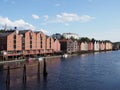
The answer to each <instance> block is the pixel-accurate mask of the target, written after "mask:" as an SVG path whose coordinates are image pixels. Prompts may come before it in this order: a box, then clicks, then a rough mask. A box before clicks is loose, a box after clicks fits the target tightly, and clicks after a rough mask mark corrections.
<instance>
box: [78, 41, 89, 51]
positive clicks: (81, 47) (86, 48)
mask: <svg viewBox="0 0 120 90" xmlns="http://www.w3.org/2000/svg"><path fill="white" fill-rule="evenodd" d="M80 50H81V51H88V43H87V42H81V45H80Z"/></svg>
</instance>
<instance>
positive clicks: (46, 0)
mask: <svg viewBox="0 0 120 90" xmlns="http://www.w3.org/2000/svg"><path fill="white" fill-rule="evenodd" d="M5 25H7V28H8V29H13V28H14V27H17V28H18V29H20V30H26V29H31V30H33V31H39V30H40V31H43V32H44V33H45V34H48V35H52V34H55V33H61V34H62V33H69V32H70V33H76V34H78V35H79V36H80V37H89V38H95V39H97V40H110V41H112V42H116V41H120V0H0V28H4V26H5Z"/></svg>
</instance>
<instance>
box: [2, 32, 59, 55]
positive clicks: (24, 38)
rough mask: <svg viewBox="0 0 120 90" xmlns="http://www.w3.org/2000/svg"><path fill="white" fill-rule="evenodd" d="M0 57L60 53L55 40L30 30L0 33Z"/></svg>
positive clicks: (57, 42)
mask: <svg viewBox="0 0 120 90" xmlns="http://www.w3.org/2000/svg"><path fill="white" fill-rule="evenodd" d="M0 41H1V42H0V51H1V55H6V56H14V55H34V54H36V55H37V54H38V55H40V54H49V53H54V52H59V51H60V43H59V41H58V40H57V39H53V38H52V37H50V36H46V35H45V34H44V33H43V32H33V31H31V30H21V31H18V30H9V31H4V32H1V33H0Z"/></svg>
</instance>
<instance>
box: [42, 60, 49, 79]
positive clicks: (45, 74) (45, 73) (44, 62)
mask: <svg viewBox="0 0 120 90" xmlns="http://www.w3.org/2000/svg"><path fill="white" fill-rule="evenodd" d="M46 69H47V68H46V60H45V58H44V60H43V76H44V77H46V76H47V74H48V73H47V70H46Z"/></svg>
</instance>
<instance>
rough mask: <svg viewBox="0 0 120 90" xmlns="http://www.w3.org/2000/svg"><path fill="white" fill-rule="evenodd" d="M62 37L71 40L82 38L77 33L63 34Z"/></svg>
mask: <svg viewBox="0 0 120 90" xmlns="http://www.w3.org/2000/svg"><path fill="white" fill-rule="evenodd" d="M62 35H63V37H65V38H66V39H70V38H74V39H79V38H80V37H79V35H78V34H76V33H63V34H62Z"/></svg>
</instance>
